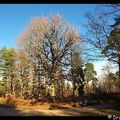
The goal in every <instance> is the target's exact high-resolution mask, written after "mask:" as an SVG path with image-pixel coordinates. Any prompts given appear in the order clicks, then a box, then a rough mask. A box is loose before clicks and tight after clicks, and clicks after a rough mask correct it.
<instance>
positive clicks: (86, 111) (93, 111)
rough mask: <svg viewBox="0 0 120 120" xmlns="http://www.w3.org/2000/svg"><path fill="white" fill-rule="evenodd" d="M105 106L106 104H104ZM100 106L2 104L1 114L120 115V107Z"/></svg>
mask: <svg viewBox="0 0 120 120" xmlns="http://www.w3.org/2000/svg"><path fill="white" fill-rule="evenodd" d="M104 107H105V106H104ZM104 107H103V108H99V106H98V107H91V106H89V107H84V108H82V109H81V108H74V107H69V108H62V109H52V110H49V109H43V110H42V109H39V108H10V107H1V106H0V116H108V115H109V114H112V115H117V116H120V109H117V110H115V109H110V108H104Z"/></svg>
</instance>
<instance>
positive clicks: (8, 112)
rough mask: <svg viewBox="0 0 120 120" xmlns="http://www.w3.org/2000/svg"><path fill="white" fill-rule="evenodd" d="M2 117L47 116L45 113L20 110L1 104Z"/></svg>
mask: <svg viewBox="0 0 120 120" xmlns="http://www.w3.org/2000/svg"><path fill="white" fill-rule="evenodd" d="M0 116H45V113H43V112H40V111H36V110H31V109H27V110H20V109H18V108H17V107H15V106H10V105H7V104H0Z"/></svg>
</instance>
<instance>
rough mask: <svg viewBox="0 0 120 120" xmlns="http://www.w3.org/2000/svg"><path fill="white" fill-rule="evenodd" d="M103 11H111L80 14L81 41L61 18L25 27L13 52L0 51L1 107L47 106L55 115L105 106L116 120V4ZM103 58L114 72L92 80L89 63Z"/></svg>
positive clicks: (119, 87)
mask: <svg viewBox="0 0 120 120" xmlns="http://www.w3.org/2000/svg"><path fill="white" fill-rule="evenodd" d="M105 7H106V8H109V9H110V10H109V11H105V10H102V11H99V10H98V11H95V13H90V12H87V13H86V14H85V17H86V19H87V21H88V24H87V25H86V26H85V28H86V30H87V33H86V35H82V34H80V33H79V31H77V30H76V29H75V28H74V27H73V26H74V25H71V24H69V22H67V21H65V20H64V19H63V17H62V15H61V14H58V13H55V14H48V15H47V16H42V17H34V18H33V19H32V20H31V21H30V22H29V23H28V25H27V26H25V28H24V30H23V32H21V33H20V35H19V36H18V37H17V40H16V46H17V47H16V48H7V47H3V48H1V49H0V106H2V105H3V106H4V105H8V106H14V107H15V106H17V104H18V103H19V104H22V102H23V103H24V102H25V101H30V105H31V106H32V105H33V106H34V105H36V104H39V103H41V104H45V103H47V104H50V105H51V106H52V107H53V108H54V107H56V109H57V108H59V106H60V104H63V105H65V104H70V105H71V106H72V107H77V106H80V108H81V107H82V108H83V109H84V107H88V106H89V105H90V106H91V105H96V104H97V105H98V104H99V105H101V106H102V105H104V104H106V103H109V104H110V105H109V106H111V104H112V105H114V104H115V105H116V104H117V107H118V108H117V107H116V108H117V112H111V114H112V115H120V112H119V111H120V109H119V108H120V104H119V101H120V4H110V5H105ZM109 18H110V19H112V21H113V22H111V21H110V19H109ZM89 46H92V47H89ZM104 58H105V59H106V60H108V61H109V62H112V63H113V64H115V65H116V66H117V67H116V69H117V68H118V69H117V71H116V72H115V73H113V72H111V71H112V68H111V64H107V65H106V66H104V68H103V70H102V72H103V73H102V75H101V77H97V71H95V69H94V64H93V61H97V60H101V61H102V60H103V59H104ZM20 100H21V102H20ZM17 102H18V103H17ZM25 104H27V102H26V103H25ZM23 106H24V105H23ZM77 108H78V109H80V108H79V107H77ZM112 109H113V108H112ZM108 114H110V112H108V113H107V114H105V115H108ZM97 115H98V114H97ZM100 115H101V114H100ZM102 115H103V114H102Z"/></svg>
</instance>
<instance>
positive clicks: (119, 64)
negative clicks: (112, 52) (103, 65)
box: [118, 57, 120, 79]
mask: <svg viewBox="0 0 120 120" xmlns="http://www.w3.org/2000/svg"><path fill="white" fill-rule="evenodd" d="M118 67H119V68H118V72H119V79H120V57H119V63H118Z"/></svg>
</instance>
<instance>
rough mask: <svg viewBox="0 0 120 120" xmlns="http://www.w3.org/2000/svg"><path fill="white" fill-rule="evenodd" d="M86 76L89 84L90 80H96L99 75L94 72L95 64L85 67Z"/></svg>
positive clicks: (88, 64)
mask: <svg viewBox="0 0 120 120" xmlns="http://www.w3.org/2000/svg"><path fill="white" fill-rule="evenodd" d="M84 74H85V79H86V81H87V82H89V81H90V80H95V78H96V75H97V73H96V71H95V70H94V64H92V63H87V64H86V65H85V69H84Z"/></svg>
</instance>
